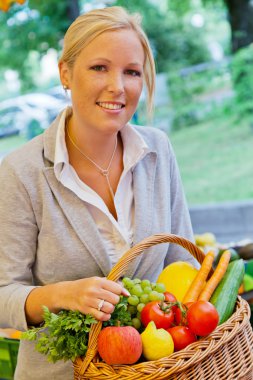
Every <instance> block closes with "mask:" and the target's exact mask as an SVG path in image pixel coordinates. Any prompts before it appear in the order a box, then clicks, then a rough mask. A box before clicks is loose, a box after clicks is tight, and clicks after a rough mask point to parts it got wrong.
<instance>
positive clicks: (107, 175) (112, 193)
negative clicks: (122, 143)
mask: <svg viewBox="0 0 253 380" xmlns="http://www.w3.org/2000/svg"><path fill="white" fill-rule="evenodd" d="M66 132H67V135H68V138H69V140H70V142H71V143H72V145H73V146H74V147H75V148H76V149H77V150H78V152H79V153H81V155H82V156H84V157H85V158H86V159H87V160H88V161H90V162H91V163H92V164H93V165H94V166H95V167H96V168H97V169H98V171H99V172H100V173H101V174H102V175H103V176H104V177H105V179H106V182H107V185H108V188H109V191H110V195H111V197H112V200H114V192H113V189H112V186H111V183H110V179H109V174H110V172H109V171H110V167H111V164H112V161H113V158H114V155H115V152H116V149H117V143H118V139H117V137H116V140H115V145H114V149H113V152H112V155H111V159H110V162H109V164H108V166H107V168H106V169H103V168H102V167H101V166H99V165H98V164H97V163H96V162H95V161H93V160H92V159H91V158H90V157H88V156H87V155H86V154H85V153H83V151H82V150H81V149H80V148H79V147H78V146H77V145H76V143H75V142H74V141H73V139H72V138H71V137H70V134H69V130H68V127H66Z"/></svg>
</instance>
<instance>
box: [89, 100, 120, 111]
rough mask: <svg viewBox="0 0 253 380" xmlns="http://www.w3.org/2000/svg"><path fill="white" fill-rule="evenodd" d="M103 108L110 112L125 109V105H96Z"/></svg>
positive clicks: (102, 103)
mask: <svg viewBox="0 0 253 380" xmlns="http://www.w3.org/2000/svg"><path fill="white" fill-rule="evenodd" d="M96 104H97V105H98V106H99V107H101V108H106V109H108V110H120V109H121V108H124V107H125V105H124V104H120V103H107V102H97V103H96Z"/></svg>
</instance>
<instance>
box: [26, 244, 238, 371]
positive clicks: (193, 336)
mask: <svg viewBox="0 0 253 380" xmlns="http://www.w3.org/2000/svg"><path fill="white" fill-rule="evenodd" d="M214 259H215V254H214V253H213V252H212V251H209V252H208V253H207V254H206V255H205V259H204V261H203V263H202V265H201V267H200V269H199V270H197V269H196V268H194V267H193V266H192V265H190V264H189V263H186V262H182V261H179V262H175V263H173V264H170V265H168V266H167V267H166V268H165V269H164V270H163V271H162V273H161V274H160V275H159V277H158V279H157V282H150V281H149V280H148V279H142V280H141V279H137V278H134V279H130V278H128V277H124V278H123V279H122V283H123V285H124V287H125V288H126V289H127V290H128V291H129V293H130V296H129V297H125V296H121V298H120V302H119V303H118V304H117V305H116V306H115V310H114V312H113V313H112V315H111V319H110V320H109V321H107V322H103V326H102V329H101V332H100V334H99V337H98V353H99V355H100V357H101V359H102V360H103V361H105V362H106V363H107V364H109V365H113V364H133V363H136V362H137V361H147V360H157V359H160V358H163V357H167V356H169V355H171V354H172V353H173V352H174V351H179V350H183V349H184V348H185V347H187V346H188V345H189V344H191V343H194V342H196V341H197V340H198V339H200V338H202V337H205V336H207V335H209V334H210V333H212V332H213V331H214V330H215V329H216V327H217V326H218V325H219V324H221V323H223V322H225V321H226V320H227V319H228V318H229V317H230V316H231V315H232V313H233V312H234V309H235V304H236V299H237V295H238V290H239V287H240V285H241V283H242V279H243V276H244V263H243V260H242V259H239V260H235V261H231V253H230V252H229V251H225V252H223V253H222V255H220V258H219V262H218V263H217V266H216V268H215V269H214V270H213V265H214ZM44 320H45V323H44V325H43V326H41V327H39V328H33V329H31V330H29V331H27V332H25V333H23V335H22V338H23V339H28V340H35V339H37V343H36V348H37V350H38V351H39V352H41V353H43V354H45V355H47V356H48V359H49V361H52V362H55V361H57V360H69V359H71V360H72V361H74V360H75V359H76V358H77V357H79V356H84V355H85V354H86V351H87V345H88V337H89V331H90V329H91V326H92V324H93V323H97V321H96V320H95V319H94V318H93V317H92V316H91V315H83V314H81V313H80V312H77V311H66V310H63V311H61V312H60V313H58V314H57V315H56V314H53V313H51V312H50V311H49V310H48V309H47V308H44Z"/></svg>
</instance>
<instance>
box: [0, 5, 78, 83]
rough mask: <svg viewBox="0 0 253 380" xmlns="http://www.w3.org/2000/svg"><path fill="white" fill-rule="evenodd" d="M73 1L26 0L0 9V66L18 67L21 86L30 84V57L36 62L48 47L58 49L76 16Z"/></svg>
mask: <svg viewBox="0 0 253 380" xmlns="http://www.w3.org/2000/svg"><path fill="white" fill-rule="evenodd" d="M75 4H76V2H75V1H74V2H73V1H72V0H68V1H58V0H51V1H39V0H30V1H29V3H28V4H26V5H25V6H22V7H21V6H18V5H14V6H12V7H11V8H10V9H9V11H8V12H6V13H3V12H0V25H1V33H0V44H1V46H2V49H1V50H0V62H1V69H4V68H8V69H13V70H16V71H18V72H19V76H20V79H21V82H22V84H23V86H24V88H31V87H33V77H32V70H31V66H30V62H31V60H30V58H31V57H33V63H34V65H36V64H37V65H39V60H40V58H41V57H42V56H43V55H44V54H46V53H47V52H48V50H49V49H56V50H57V51H58V50H59V49H60V47H61V41H62V38H63V35H64V33H65V31H66V29H67V28H68V26H69V25H70V23H71V21H72V19H73V18H75V16H76V14H74V13H75V12H73V9H74V5H75ZM76 13H77V12H76ZM78 13H79V10H78Z"/></svg>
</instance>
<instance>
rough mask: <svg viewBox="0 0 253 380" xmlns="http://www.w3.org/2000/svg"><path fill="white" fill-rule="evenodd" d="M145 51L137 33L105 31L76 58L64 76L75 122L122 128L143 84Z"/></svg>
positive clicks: (105, 129) (64, 68)
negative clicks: (68, 89) (71, 67)
mask: <svg viewBox="0 0 253 380" xmlns="http://www.w3.org/2000/svg"><path fill="white" fill-rule="evenodd" d="M143 66H144V50H143V47H142V45H141V42H140V40H139V38H138V36H137V34H136V33H135V32H134V31H132V30H126V29H120V30H117V31H108V32H104V33H102V34H101V35H99V36H98V37H96V38H95V39H94V40H93V41H92V42H91V43H90V44H89V45H87V46H86V47H85V48H84V49H83V50H82V51H81V53H80V55H79V56H78V57H77V59H76V61H75V63H74V67H73V69H72V71H70V70H69V69H68V68H67V65H65V64H63V65H62V67H61V68H60V70H61V74H62V75H61V79H62V82H63V83H64V84H66V82H67V85H68V86H69V88H70V90H71V97H72V104H73V121H74V122H76V123H77V125H79V126H80V127H82V128H85V127H86V128H89V129H90V128H93V129H94V128H95V130H99V131H103V132H105V133H110V132H116V131H118V130H120V129H121V128H122V127H123V126H124V125H125V124H126V123H127V122H128V121H129V120H130V119H131V117H132V115H133V114H134V112H135V110H136V107H137V104H138V100H139V97H140V95H141V91H142V87H143Z"/></svg>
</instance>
